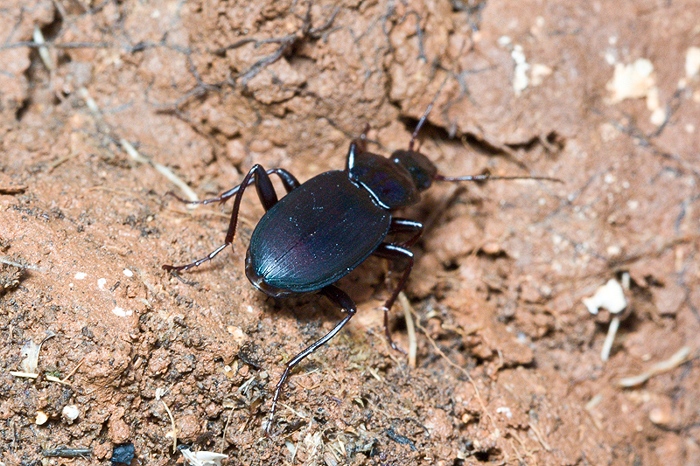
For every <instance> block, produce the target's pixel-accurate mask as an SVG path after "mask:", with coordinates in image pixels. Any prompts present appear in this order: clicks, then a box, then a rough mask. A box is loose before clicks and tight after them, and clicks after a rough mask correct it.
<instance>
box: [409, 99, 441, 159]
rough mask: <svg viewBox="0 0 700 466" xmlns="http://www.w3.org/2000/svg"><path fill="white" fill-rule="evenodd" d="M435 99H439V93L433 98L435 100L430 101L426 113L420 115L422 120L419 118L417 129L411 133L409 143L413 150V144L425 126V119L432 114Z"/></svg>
mask: <svg viewBox="0 0 700 466" xmlns="http://www.w3.org/2000/svg"><path fill="white" fill-rule="evenodd" d="M435 99H437V95H436V96H435V97H434V98H433V101H432V102H430V105H428V108H426V109H425V113H423V116H422V117H420V120H418V124H417V125H416V129H414V130H413V134H411V140H410V141H409V143H408V150H409V151H412V150H413V145H414V144H415V142H416V138H418V133H419V132H420V129H421V128H422V127H423V125H424V124H425V120H427V119H428V115H430V111H431V110H432V109H433V105H434V104H435Z"/></svg>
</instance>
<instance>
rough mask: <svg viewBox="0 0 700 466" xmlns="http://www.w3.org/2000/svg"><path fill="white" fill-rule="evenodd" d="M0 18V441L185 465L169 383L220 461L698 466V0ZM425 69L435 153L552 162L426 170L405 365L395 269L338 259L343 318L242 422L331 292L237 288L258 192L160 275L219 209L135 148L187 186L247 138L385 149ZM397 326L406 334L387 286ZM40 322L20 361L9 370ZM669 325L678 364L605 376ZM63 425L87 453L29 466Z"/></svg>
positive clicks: (301, 6) (35, 449)
mask: <svg viewBox="0 0 700 466" xmlns="http://www.w3.org/2000/svg"><path fill="white" fill-rule="evenodd" d="M18 5H21V7H20V6H18ZM336 5H337V6H336ZM307 12H308V16H307ZM0 13H1V14H0V26H1V31H2V33H1V34H2V35H1V37H2V39H1V40H0V256H2V260H3V262H5V263H4V264H3V265H0V341H1V342H2V346H1V347H0V361H1V363H0V364H1V367H2V371H1V372H0V464H4V465H35V464H36V465H38V464H107V463H108V462H109V458H110V457H111V454H112V449H113V446H114V445H115V444H119V443H126V442H133V444H134V445H135V449H136V459H135V460H134V463H133V464H142V465H166V464H174V463H175V462H180V463H182V461H183V460H182V459H181V455H180V453H174V452H173V438H172V433H171V430H172V427H171V421H170V419H169V416H168V413H167V412H166V409H165V406H167V407H168V409H169V410H170V411H171V412H172V416H173V417H174V422H175V424H176V426H177V440H178V442H179V444H186V445H191V446H192V448H193V449H194V450H211V451H223V452H224V453H225V454H227V455H228V456H229V459H228V460H225V461H224V464H230V465H239V464H243V465H277V464H280V465H282V464H307V465H316V464H326V465H334V464H357V465H359V464H374V465H380V464H381V465H407V464H424V465H429V464H430V465H432V464H438V465H450V466H452V465H461V464H481V463H493V464H582V465H583V464H595V465H600V464H620V465H627V464H629V465H632V464H634V465H697V464H700V446H699V445H700V388H699V387H700V367H699V365H698V360H697V359H696V356H697V350H698V346H699V345H700V340H699V338H698V334H699V330H700V267H699V266H698V254H699V247H700V240H699V239H698V238H699V234H700V190H699V189H698V182H699V181H700V155H699V154H700V137H699V135H700V127H699V125H700V123H699V122H700V76H698V74H694V75H690V76H687V75H686V69H685V66H686V56H687V53H688V50H689V48H690V47H700V23H698V18H700V4H698V3H697V2H693V1H689V0H685V1H683V0H682V1H679V2H650V1H636V2H633V1H624V0H623V1H621V2H588V1H577V2H571V1H564V0H559V1H556V0H555V1H552V2H538V1H523V2H506V1H502V0H500V1H499V0H489V1H484V2H479V1H478V0H474V1H471V0H469V1H459V0H455V1H453V2H449V1H447V0H439V1H434V2H420V1H412V0H409V1H407V2H355V1H347V2H336V3H334V2H314V4H313V5H312V6H311V7H310V8H309V5H308V4H307V3H306V2H290V1H272V0H263V1H259V2H239V3H236V2H223V1H220V0H211V1H202V2H200V1H192V2H174V1H163V0H156V1H152V2H137V1H132V0H125V1H123V2H113V1H104V2H102V1H95V2H92V1H89V0H56V1H50V0H34V1H29V2H17V1H15V0H3V1H0ZM35 27H38V28H40V30H41V31H42V32H43V36H44V38H45V40H46V41H47V42H48V47H46V48H45V49H44V50H43V51H44V52H46V54H45V55H48V58H49V60H48V61H46V63H45V62H44V61H43V60H42V58H41V53H40V52H41V50H39V49H38V48H36V46H35V45H32V44H33V42H32V35H33V32H34V28H35ZM639 59H647V60H649V62H650V63H651V64H652V65H653V73H652V74H651V75H650V76H649V78H648V80H647V84H646V85H647V88H645V89H646V90H645V91H644V92H642V94H640V95H639V97H633V98H629V99H625V100H621V101H615V100H614V99H613V93H612V90H611V88H610V87H609V83H610V82H611V81H612V79H613V74H614V67H615V64H616V63H617V64H621V65H631V64H633V63H635V62H636V61H637V60H639ZM518 62H520V63H521V64H520V65H519V66H516V64H517V63H518ZM525 63H526V64H527V65H525ZM47 64H48V65H49V66H50V67H51V68H52V69H51V70H49V69H48V68H47ZM528 65H529V68H528V67H527V66H528ZM691 71H692V70H691ZM523 77H524V78H527V82H523V81H521V79H522V78H523ZM443 83H445V84H444V87H443V88H442V91H441V92H440V94H439V96H438V97H437V103H436V107H435V109H434V111H433V112H432V114H431V115H430V119H429V124H428V125H427V126H426V128H425V130H424V131H423V132H422V134H421V143H422V146H421V147H422V151H423V152H424V153H425V154H428V155H429V157H430V158H431V159H432V160H434V161H435V163H436V164H437V166H438V167H439V168H440V170H441V172H443V173H445V174H450V175H458V174H477V173H481V172H483V171H484V170H489V171H490V172H491V173H492V174H500V175H508V174H509V175H528V174H530V175H540V176H554V177H557V178H560V179H562V180H564V183H562V184H556V183H548V182H536V181H515V182H505V181H500V182H496V181H494V182H489V183H486V184H467V183H463V184H461V185H441V186H437V187H435V188H434V189H432V190H430V191H429V192H427V193H426V195H425V196H424V199H423V201H422V203H421V204H420V205H419V206H417V207H415V208H412V209H410V210H409V211H408V212H405V213H403V215H405V216H409V217H411V218H415V219H418V220H420V221H423V222H425V223H426V224H427V226H428V228H427V230H426V232H425V234H424V237H423V239H422V240H421V242H419V243H418V244H417V245H416V247H415V251H416V254H417V262H416V267H415V269H414V271H413V274H412V276H411V280H410V281H409V284H408V286H407V288H406V293H407V295H408V297H409V299H410V301H411V303H412V306H413V308H414V310H415V319H414V320H415V322H416V325H418V331H417V337H416V339H417V344H418V352H417V367H410V366H409V365H408V362H407V359H406V357H404V356H403V355H400V354H398V353H396V352H394V351H391V350H390V349H389V348H388V347H387V344H386V341H385V339H384V336H383V330H382V313H381V304H382V302H383V300H384V299H386V297H387V294H388V292H387V288H386V287H385V281H386V279H387V275H389V276H388V280H389V281H391V278H392V276H391V274H387V266H386V265H385V264H384V262H383V261H381V260H375V259H371V260H370V261H368V263H367V264H366V265H363V266H362V267H360V269H358V271H357V272H355V273H353V274H352V275H351V276H349V277H348V278H347V279H344V280H343V281H341V283H340V286H341V287H342V288H344V289H346V290H348V291H349V292H350V294H351V295H352V296H353V298H354V299H355V300H356V301H357V302H358V308H359V312H358V315H357V317H356V318H355V319H353V321H352V322H351V323H350V325H348V327H347V329H346V330H344V331H343V332H342V333H341V335H340V336H339V337H337V338H336V339H334V340H333V341H332V342H331V343H330V344H329V345H328V346H327V347H325V348H324V349H323V350H322V351H319V352H318V353H316V354H314V355H313V356H312V357H310V358H308V360H307V361H305V362H304V363H303V364H302V365H301V366H300V368H299V370H298V371H297V372H296V373H295V375H294V376H293V377H292V378H291V380H290V383H289V385H288V387H287V389H286V390H285V394H284V396H283V399H282V403H283V405H282V407H281V408H280V410H279V412H278V416H277V420H276V423H275V426H274V429H273V430H274V431H275V432H276V435H274V436H273V437H272V438H266V437H265V436H264V434H263V423H264V421H265V418H266V414H267V413H268V412H269V408H270V400H271V393H272V391H273V389H274V384H275V383H276V381H277V379H278V377H279V376H280V374H281V371H282V369H283V364H284V362H285V361H287V360H288V359H289V358H290V357H291V356H292V355H294V354H295V353H296V352H298V351H299V350H300V349H301V348H303V347H304V346H305V345H307V344H308V343H310V342H311V341H313V340H314V339H316V338H318V337H319V336H320V335H321V334H322V333H323V332H324V331H327V330H328V329H330V328H331V327H332V326H333V325H334V324H335V323H336V322H337V321H338V320H339V319H340V316H341V313H340V312H339V311H337V310H334V309H333V308H332V306H330V305H329V304H328V303H327V302H325V301H323V300H321V299H317V298H316V297H313V296H311V297H303V298H300V299H299V300H296V301H281V302H278V303H275V302H274V301H273V300H271V299H266V296H265V295H263V294H262V293H260V292H258V291H256V290H255V289H254V288H253V287H252V286H251V285H250V284H249V283H248V281H247V280H246V278H245V274H244V273H243V258H244V253H245V249H246V244H247V241H248V238H249V237H250V234H251V231H252V228H253V227H254V225H255V223H256V221H257V219H258V218H259V216H260V215H261V212H262V209H261V208H260V206H259V205H258V203H257V202H256V200H255V199H254V198H255V196H254V195H253V194H252V193H251V194H250V195H249V196H247V197H246V199H245V200H244V204H243V215H242V219H241V225H240V234H239V235H238V237H237V238H236V241H235V243H234V246H235V249H234V250H233V251H231V250H227V251H225V252H224V253H222V254H221V255H220V257H218V258H217V260H215V261H213V262H212V263H210V264H206V265H205V266H202V267H200V268H199V269H198V270H196V271H194V272H191V273H187V274H185V278H186V279H187V280H190V281H192V282H196V284H187V283H183V282H180V281H178V280H177V279H175V278H173V277H172V276H170V275H169V274H168V273H165V272H164V271H162V270H161V265H162V264H168V263H182V262H186V261H189V260H191V259H193V258H196V257H201V256H203V255H204V254H206V253H207V252H209V251H210V250H212V249H213V248H214V247H216V246H217V245H219V244H220V243H221V242H222V240H223V236H224V232H225V229H226V226H227V219H228V217H227V216H228V213H229V212H230V210H229V209H230V205H227V206H224V207H217V206H208V207H202V208H199V209H196V210H188V209H187V208H186V207H184V206H183V205H182V204H180V203H178V202H176V201H174V200H173V199H171V198H169V197H166V196H164V194H165V193H166V192H167V191H169V190H175V191H177V192H178V193H180V194H182V191H179V188H177V186H175V185H174V184H173V183H172V182H171V181H169V180H168V179H166V178H165V177H164V176H163V175H162V174H161V173H159V172H158V171H157V169H156V167H157V164H159V165H162V166H164V167H167V168H169V169H170V170H172V171H173V173H175V174H176V176H177V177H179V178H180V179H182V180H184V181H185V182H186V183H187V185H189V186H190V187H192V189H193V190H194V191H195V192H196V193H197V194H198V195H199V196H200V197H206V196H208V195H210V194H212V193H217V192H220V191H222V190H224V189H227V188H229V187H231V186H234V185H236V184H237V183H238V182H240V180H241V178H242V175H243V173H244V172H246V171H247V169H248V168H249V167H250V166H252V165H253V164H255V163H261V164H263V165H264V166H265V167H283V168H286V169H288V170H290V171H291V172H293V173H294V174H295V175H296V176H297V177H298V178H299V179H300V180H306V179H308V178H310V177H311V176H313V175H315V174H317V173H320V172H322V171H326V170H330V169H339V168H342V167H343V164H344V157H345V154H346V151H347V147H348V144H349V141H350V140H351V139H352V138H353V137H355V136H357V135H358V134H359V133H361V131H362V130H363V128H364V127H365V125H366V124H369V125H370V127H371V130H370V132H369V138H370V139H372V140H374V141H376V144H373V145H372V148H373V150H375V151H377V152H380V153H388V152H390V151H391V150H394V149H397V148H405V147H406V145H407V143H408V140H409V138H410V133H411V131H412V130H413V128H414V127H415V125H416V121H417V119H418V118H419V117H420V115H421V114H422V112H423V111H424V110H425V109H426V107H427V105H428V104H429V102H430V101H431V100H432V99H433V98H434V97H435V96H436V93H437V92H438V89H439V88H440V86H441V85H442V84H443ZM519 83H522V85H521V84H519ZM516 88H517V89H516ZM83 89H84V91H83ZM650 94H651V95H650ZM645 96H647V98H645ZM90 99H92V100H94V102H95V104H96V106H97V107H96V109H91V108H90V106H89V105H88V102H89V101H90ZM655 99H656V100H655ZM654 109H657V110H656V114H655V118H656V119H655V120H654V121H652V114H653V111H654ZM96 111H97V112H96ZM659 117H660V119H659ZM127 143H128V144H130V145H132V146H133V147H134V148H135V149H136V150H137V151H138V152H139V153H140V154H141V155H142V156H143V157H146V158H147V159H148V160H149V161H150V162H149V163H141V162H138V161H136V160H135V159H134V158H133V157H131V156H130V155H129V154H128V153H127V151H126V148H127V147H128V144H127ZM278 188H279V186H278ZM9 262H11V263H17V264H22V265H23V266H22V267H21V268H20V267H16V266H13V265H9V264H7V263H9ZM127 270H128V271H127ZM624 273H629V275H630V277H631V287H630V289H629V290H628V299H629V302H630V305H629V310H628V312H627V315H628V317H627V318H626V319H625V320H624V321H623V322H622V326H621V329H620V332H619V334H618V335H617V338H616V340H615V344H614V345H613V348H612V354H611V358H610V360H609V361H607V362H602V361H601V358H600V351H601V347H602V345H603V340H604V338H605V334H606V331H607V322H608V321H609V319H610V317H609V315H608V314H607V313H601V315H600V316H598V317H595V316H592V315H590V314H589V312H588V311H587V310H586V308H585V307H584V306H583V304H582V301H581V300H582V298H584V297H586V296H590V295H591V294H593V293H594V292H595V290H596V289H597V288H598V287H599V286H601V285H603V284H604V283H605V282H606V281H607V280H609V279H610V278H620V277H621V276H622V274H624ZM81 274H82V275H81ZM391 324H392V328H393V331H394V335H395V336H396V339H397V340H398V342H399V344H400V345H401V346H403V347H408V332H407V330H406V323H405V320H404V318H403V316H402V311H401V309H400V306H398V305H397V306H395V308H394V310H393V313H392V319H391ZM49 333H51V334H54V335H55V336H54V337H53V338H50V339H48V340H46V342H45V343H44V345H43V346H42V349H41V352H40V355H39V366H38V370H37V372H38V374H39V376H38V378H36V379H31V378H24V377H17V376H14V375H11V374H10V371H18V370H20V369H21V360H22V359H23V356H22V347H23V345H25V344H26V343H27V342H28V341H30V340H31V341H33V342H35V343H38V342H40V341H41V340H43V339H44V338H45V337H46V336H47V334H49ZM684 346H688V347H690V353H689V356H688V358H686V360H685V362H683V361H681V363H680V364H676V365H674V367H672V368H671V369H670V370H668V371H666V372H664V373H662V374H658V375H656V376H654V377H652V378H651V379H650V380H648V381H647V382H646V383H643V384H641V385H638V386H636V387H633V388H627V389H623V388H620V387H619V386H618V381H619V380H620V378H622V377H625V376H630V375H637V374H639V373H642V372H644V371H646V370H647V369H649V368H650V367H652V366H653V365H654V364H655V363H657V362H660V361H663V360H666V359H668V358H669V357H670V356H671V355H673V354H674V353H676V352H677V351H678V350H680V349H681V348H682V347H684ZM76 367H77V370H76V371H75V372H74V373H72V371H73V369H75V368H76ZM69 375H70V377H67V376H69ZM51 376H53V377H58V378H59V379H61V378H64V377H67V378H66V381H65V383H63V384H62V383H58V382H55V381H52V380H50V379H51ZM73 405H74V406H75V407H77V409H78V411H79V416H78V418H77V419H75V420H74V421H72V422H71V421H69V420H68V419H66V418H65V416H64V415H63V414H62V413H63V410H64V408H65V407H66V406H73ZM37 413H43V414H45V415H46V416H48V420H47V421H46V422H45V423H43V424H37V423H36V418H37ZM59 446H67V447H72V448H78V447H81V448H89V449H91V451H92V454H91V456H90V457H89V458H86V459H65V458H53V459H51V460H50V461H51V463H46V462H44V463H42V459H43V456H42V452H43V451H46V450H50V449H54V448H56V447H59ZM44 461H47V460H46V459H44Z"/></svg>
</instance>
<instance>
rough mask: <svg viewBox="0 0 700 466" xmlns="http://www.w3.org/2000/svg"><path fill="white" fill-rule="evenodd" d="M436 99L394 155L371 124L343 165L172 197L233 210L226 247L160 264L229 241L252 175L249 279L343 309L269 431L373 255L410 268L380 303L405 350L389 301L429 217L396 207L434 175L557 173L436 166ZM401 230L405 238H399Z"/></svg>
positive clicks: (414, 198) (279, 293)
mask: <svg viewBox="0 0 700 466" xmlns="http://www.w3.org/2000/svg"><path fill="white" fill-rule="evenodd" d="M432 107H433V104H432V103H431V104H430V105H429V106H428V108H427V109H426V111H425V113H424V114H423V115H422V116H421V118H420V120H419V121H418V124H417V125H416V128H415V130H414V131H413V134H412V135H411V140H410V141H409V143H408V149H407V150H396V151H394V152H393V153H392V154H391V156H390V157H388V158H387V157H383V156H381V155H377V154H374V153H372V152H369V151H368V150H367V137H366V135H367V130H368V129H367V128H366V129H365V131H364V133H363V134H362V136H361V137H360V138H357V139H355V140H353V141H352V142H351V143H350V148H349V150H348V154H347V157H346V163H345V169H344V170H333V171H328V172H325V173H321V174H320V175H317V176H315V177H313V178H311V179H310V180H308V181H306V182H305V183H303V184H302V183H299V181H298V180H297V179H296V178H295V177H294V175H292V174H291V173H290V172H288V171H287V170H284V169H282V168H272V169H269V170H265V169H264V168H263V167H262V166H261V165H259V164H256V165H254V166H253V167H252V168H251V169H250V170H249V171H248V173H247V174H246V175H245V177H244V178H243V180H242V182H241V184H239V185H238V186H236V187H234V188H232V189H230V190H228V191H225V192H224V193H222V194H221V195H219V196H217V197H214V198H210V199H204V200H200V201H187V200H184V199H181V198H179V197H177V196H175V197H176V198H177V199H178V200H180V201H182V202H185V203H188V204H210V203H214V202H225V201H227V200H228V199H230V198H232V197H233V198H234V203H233V210H232V213H231V218H230V221H229V226H228V231H227V233H226V237H225V239H224V243H223V244H222V245H221V246H219V247H218V248H216V249H215V250H213V251H212V252H211V253H209V254H208V255H207V256H205V257H203V258H201V259H198V260H196V261H193V262H191V263H189V264H185V265H178V266H173V265H163V269H165V270H168V271H171V272H176V271H185V270H188V269H191V268H193V267H197V266H199V265H201V264H202V263H204V262H206V261H209V260H211V259H213V258H214V257H215V256H216V255H217V254H219V253H220V252H221V251H222V250H223V249H225V248H226V247H227V246H229V245H230V244H231V243H232V242H233V238H234V235H235V233H236V225H237V223H238V213H239V209H240V205H241V199H242V197H243V193H244V191H245V190H246V188H247V187H249V186H250V185H251V184H255V189H256V191H257V194H258V198H259V199H260V202H261V204H262V205H263V207H264V209H265V211H266V212H265V214H264V215H263V217H262V218H261V219H260V220H259V221H258V223H257V225H256V227H255V229H254V231H253V234H252V236H251V238H250V244H249V246H248V250H247V253H246V258H245V271H246V276H247V277H248V279H249V280H250V282H251V283H252V284H253V286H255V287H256V288H257V289H259V290H260V291H262V292H263V293H265V294H266V295H268V296H271V297H273V298H287V297H292V296H299V295H303V294H309V293H318V294H320V295H323V296H325V297H326V298H328V299H329V300H330V301H331V302H332V303H333V304H335V305H336V306H338V307H339V308H340V309H342V310H343V312H344V313H345V317H344V318H343V319H342V320H341V321H340V322H338V323H337V324H336V325H335V327H333V329H332V330H331V331H329V332H328V333H326V334H325V335H324V336H323V337H321V338H320V339H318V340H316V341H315V342H314V343H312V344H311V345H309V346H308V347H307V348H305V349H304V350H303V351H301V352H300V353H299V354H297V355H296V356H294V357H293V358H292V359H291V360H290V361H289V362H288V363H287V365H286V367H285V369H284V372H283V373H282V376H281V377H280V379H279V381H278V382H277V385H276V387H275V392H274V396H273V398H272V406H271V408H270V415H269V419H268V423H267V425H266V427H265V432H266V434H268V435H270V429H271V426H272V423H273V420H274V415H275V410H276V408H277V403H278V401H279V398H280V395H281V393H282V389H283V387H284V384H285V382H286V381H287V379H288V377H289V375H290V372H291V371H292V369H293V368H294V367H295V366H296V365H297V364H299V363H300V362H301V361H302V360H303V359H304V358H306V357H307V356H309V355H310V354H311V353H313V352H314V351H316V350H317V349H318V348H319V347H321V346H323V345H324V344H326V343H327V342H328V341H329V340H331V339H332V338H333V337H334V336H335V335H337V334H338V332H340V330H341V329H342V328H343V327H344V326H345V325H346V324H347V323H348V322H349V321H350V319H352V317H353V316H354V315H355V313H356V312H357V309H356V306H355V303H354V302H353V300H352V299H351V298H350V296H348V295H347V293H345V292H344V291H342V290H341V289H340V288H338V287H337V286H336V282H337V281H338V280H340V279H341V278H343V277H344V276H346V275H347V274H349V273H350V272H351V271H352V270H353V269H355V268H356V267H357V266H359V265H360V264H361V263H363V262H364V261H365V260H366V259H367V258H368V257H369V256H372V255H374V256H378V257H381V258H384V259H388V260H390V261H394V262H396V263H398V265H399V266H401V267H402V269H403V270H402V272H401V275H400V277H399V280H398V284H397V285H396V287H395V288H394V290H393V291H392V292H391V294H390V296H389V298H388V299H387V300H386V302H385V303H384V306H383V310H384V333H385V335H386V338H387V340H388V341H389V344H390V345H391V347H392V348H393V349H395V350H398V351H402V350H401V349H400V348H399V347H398V346H397V345H396V344H395V343H394V341H393V340H392V338H391V333H390V331H389V310H390V309H391V307H392V306H393V304H394V302H395V301H396V298H397V297H398V295H399V293H400V292H401V290H402V289H403V288H404V286H405V284H406V280H407V279H408V277H409V275H410V273H411V269H412V267H413V253H412V252H411V249H410V248H411V246H413V245H414V244H415V243H416V241H418V239H419V238H420V236H421V233H422V231H423V225H422V224H421V223H419V222H417V221H414V220H410V219H406V218H401V217H396V216H395V215H394V214H395V212H396V211H397V210H399V209H401V208H405V207H408V206H410V205H413V204H416V203H417V202H418V201H419V199H420V193H421V192H422V191H425V190H426V189H428V188H430V186H431V185H432V183H433V182H434V181H486V180H494V179H501V180H504V179H506V180H515V179H535V180H549V181H559V180H557V179H554V178H549V177H531V176H490V175H489V174H483V175H469V176H461V177H448V176H443V175H440V174H438V170H437V167H436V166H435V165H434V164H433V163H432V162H431V161H430V160H429V159H428V158H427V157H426V156H425V155H423V154H422V153H421V152H420V151H418V150H415V149H414V145H415V142H416V140H417V137H418V133H419V131H420V129H421V127H422V126H423V125H424V123H425V121H426V120H427V118H428V115H429V113H430V111H431V110H432ZM271 175H275V176H277V177H278V178H279V179H280V180H281V182H282V185H283V186H284V189H285V190H286V195H285V196H284V197H282V198H281V199H279V198H278V197H277V193H276V192H275V189H274V187H273V185H272V182H271V180H270V176H271ZM399 237H404V238H406V239H404V240H401V241H399V239H398V238H399Z"/></svg>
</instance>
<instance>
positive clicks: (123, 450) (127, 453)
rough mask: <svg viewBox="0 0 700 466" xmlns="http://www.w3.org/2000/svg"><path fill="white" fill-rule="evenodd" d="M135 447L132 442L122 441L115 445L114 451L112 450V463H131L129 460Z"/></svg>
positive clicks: (134, 451) (132, 456) (133, 454)
mask: <svg viewBox="0 0 700 466" xmlns="http://www.w3.org/2000/svg"><path fill="white" fill-rule="evenodd" d="M135 453H136V449H135V448H134V444H133V443H123V444H121V445H115V446H114V451H113V452H112V459H111V461H112V463H113V464H131V460H133V459H134V456H135Z"/></svg>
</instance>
